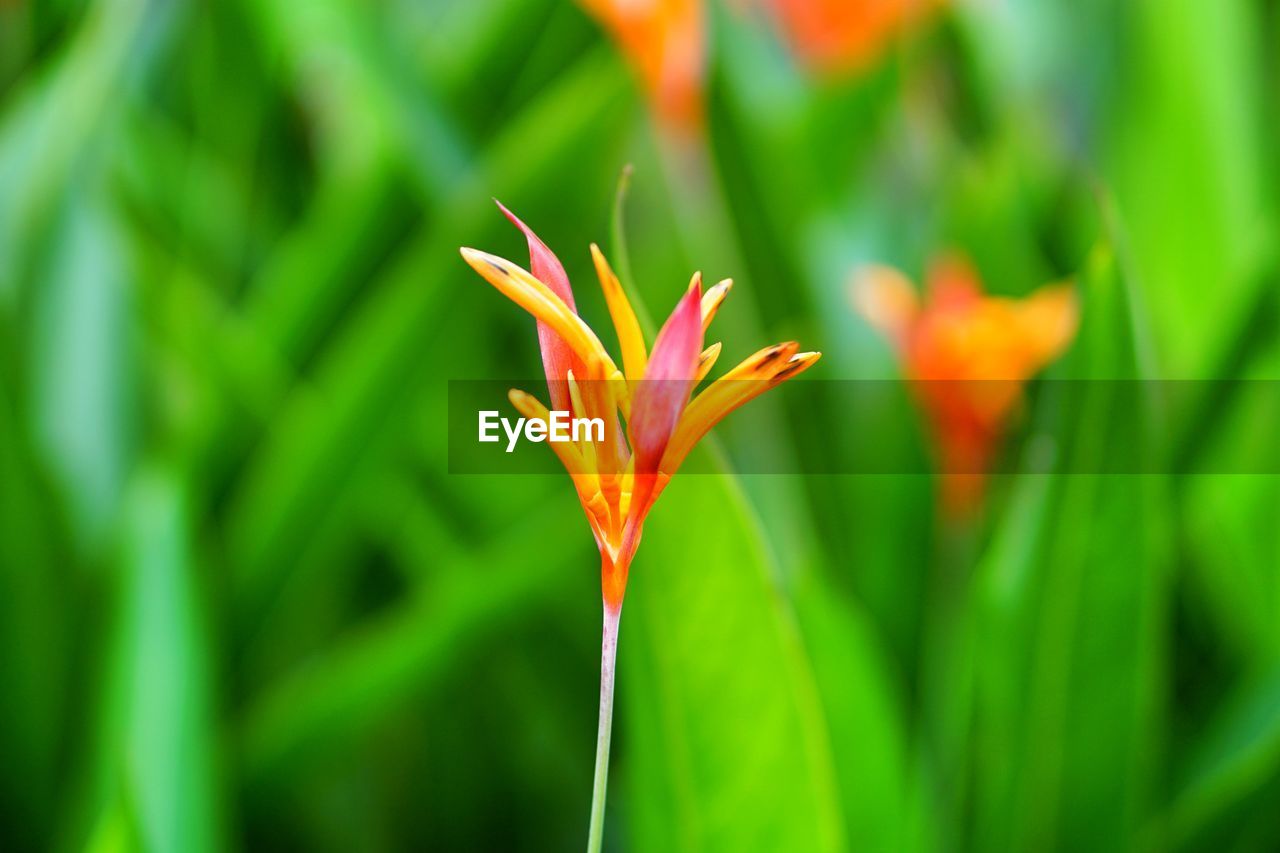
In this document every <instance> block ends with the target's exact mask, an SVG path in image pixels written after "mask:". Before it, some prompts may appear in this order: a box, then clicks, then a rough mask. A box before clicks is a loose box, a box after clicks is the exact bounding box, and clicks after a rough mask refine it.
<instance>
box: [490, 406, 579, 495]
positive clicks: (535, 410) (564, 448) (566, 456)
mask: <svg viewBox="0 0 1280 853" xmlns="http://www.w3.org/2000/svg"><path fill="white" fill-rule="evenodd" d="M507 399H508V400H510V401H511V405H512V406H513V407H514V408H515V410H516V411H517V412H519V413H520V414H521V415H523V416H524V417H526V418H528V419H529V420H531V421H542V422H544V423H548V424H549V423H550V412H548V411H547V407H546V406H544V405H542V403H541V402H540V401H539V400H538V398H537V397H534V396H533V395H532V394H527V393H525V392H524V391H521V390H520V389H518V388H512V389H511V390H510V391H509V392H507ZM547 444H548V445H549V446H550V447H551V450H552V451H553V452H554V453H555V454H556V456H557V457H558V458H559V459H560V464H562V465H564V469H565V470H566V471H568V472H569V476H570V477H572V478H573V484H574V486H575V487H576V488H577V490H578V495H579V496H580V497H581V498H582V501H583V503H584V504H586V503H587V502H589V501H590V500H591V499H592V498H593V497H594V496H595V495H596V493H597V492H598V491H599V478H598V477H597V476H596V471H595V467H594V466H593V465H591V464H590V463H589V462H588V461H587V460H586V459H585V458H584V457H583V455H582V452H581V451H580V450H579V449H578V446H577V445H575V444H574V443H573V442H571V441H548V442H547Z"/></svg>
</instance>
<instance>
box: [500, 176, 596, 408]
mask: <svg viewBox="0 0 1280 853" xmlns="http://www.w3.org/2000/svg"><path fill="white" fill-rule="evenodd" d="M494 204H496V205H498V209H499V210H501V211H502V212H503V213H504V214H505V215H506V217H507V219H510V220H511V222H512V224H514V225H515V226H516V227H517V228H519V229H520V230H521V231H522V232H524V236H525V240H526V241H527V242H528V243H529V271H530V272H531V273H533V277H534V278H536V279H537V280H538V281H540V282H542V283H543V284H545V285H546V286H547V289H548V290H550V291H551V292H552V293H554V294H555V295H556V296H559V297H560V300H561V301H562V302H564V304H565V305H566V306H567V307H568V308H569V310H570V311H572V312H574V313H575V314H576V313H577V310H578V309H577V306H576V305H575V304H574V302H573V288H571V287H570V286H569V276H568V275H567V274H566V273H565V271H564V266H563V265H562V264H561V263H560V259H559V258H557V257H556V256H555V253H554V252H552V251H551V250H550V249H548V248H547V244H546V243H543V242H542V240H541V239H539V237H538V235H537V234H535V233H533V229H532V228H530V227H529V226H528V225H525V224H524V222H522V221H521V220H520V217H518V216H516V215H515V214H514V213H512V212H511V211H510V210H508V209H507V208H506V206H505V205H504V204H503V203H502V202H500V201H498V200H497V199H494ZM538 347H539V348H540V349H541V350H542V369H543V371H544V372H545V373H546V374H547V390H548V391H549V392H550V394H551V405H552V407H553V408H555V409H558V410H560V411H568V409H569V399H568V395H567V393H566V389H565V384H564V377H565V374H566V373H568V372H569V371H570V370H573V369H574V368H577V372H578V373H579V374H582V373H583V372H584V371H583V369H582V364H581V360H580V359H579V358H578V357H577V355H576V354H575V353H574V352H573V350H572V348H570V347H569V345H568V344H566V343H565V342H564V340H563V339H562V338H561V337H560V336H559V335H558V334H556V332H555V330H554V329H552V328H551V326H549V325H548V324H547V323H544V322H543V321H542V320H539V321H538Z"/></svg>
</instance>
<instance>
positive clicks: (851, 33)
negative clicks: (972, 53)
mask: <svg viewBox="0 0 1280 853" xmlns="http://www.w3.org/2000/svg"><path fill="white" fill-rule="evenodd" d="M942 2H943V0H769V3H770V5H771V6H772V7H773V12H774V15H775V16H776V17H777V19H778V24H779V27H780V28H781V29H782V31H783V33H784V35H785V36H786V38H787V40H788V41H789V42H790V43H791V45H792V49H793V50H795V52H796V53H797V54H798V55H799V57H800V59H801V60H803V61H804V62H805V63H806V64H807V65H809V66H810V67H811V68H813V69H814V70H816V71H820V72H825V73H842V72H854V71H860V70H862V69H864V68H866V67H867V66H869V65H870V64H872V63H873V62H875V60H877V59H878V58H879V57H880V56H881V55H882V54H883V53H884V52H885V50H886V49H887V48H888V47H889V46H890V44H891V43H892V41H893V40H894V39H895V38H897V37H898V36H900V35H901V34H902V33H903V32H904V31H905V30H906V29H907V28H909V27H911V26H912V25H914V24H916V23H917V22H918V21H920V19H922V18H923V17H924V16H925V15H926V14H927V13H928V12H929V11H931V10H932V9H933V8H934V7H935V6H939V5H941V3H942Z"/></svg>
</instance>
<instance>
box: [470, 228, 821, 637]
mask: <svg viewBox="0 0 1280 853" xmlns="http://www.w3.org/2000/svg"><path fill="white" fill-rule="evenodd" d="M503 211H504V212H505V213H506V214H507V216H508V217H509V218H510V219H511V221H512V222H513V223H515V225H516V226H517V227H519V228H520V229H521V230H522V231H523V232H524V234H525V237H526V239H527V240H528V243H529V256H530V267H531V268H532V271H529V270H525V269H523V268H521V267H520V266H518V265H516V264H514V263H512V262H510V261H508V260H505V259H503V258H499V257H496V256H494V255H490V254H487V253H485V252H480V251H477V250H475V249H465V248H464V249H462V256H463V257H464V258H465V259H466V261H467V263H469V264H470V265H471V266H472V268H473V269H475V270H476V272H478V273H480V275H481V276H483V277H484V278H485V279H486V280H487V281H489V282H490V283H491V284H492V285H493V286H494V287H496V288H497V289H498V290H500V291H501V292H502V293H503V294H504V295H506V296H507V297H508V298H510V299H511V300H512V301H513V302H515V303H516V304H517V305H519V306H520V307H522V308H524V309H525V310H526V311H528V312H529V313H530V314H532V315H533V316H534V317H535V318H536V319H537V321H538V330H539V342H540V344H541V347H542V355H543V366H544V368H545V371H546V375H547V384H548V392H549V394H550V397H551V401H552V406H553V407H554V408H556V409H557V410H560V411H569V412H571V413H572V415H573V416H574V417H588V418H600V419H601V420H603V422H604V424H605V435H604V441H602V442H591V441H589V440H583V441H581V442H576V443H575V442H557V443H552V444H551V447H552V449H553V450H554V451H555V453H556V454H557V456H558V457H559V459H560V461H561V463H562V464H563V465H564V467H565V470H566V471H568V472H569V475H570V476H571V477H572V479H573V483H574V486H575V488H576V489H577V493H578V499H579V501H580V502H581V503H582V508H583V511H584V512H585V513H586V516H587V521H588V522H589V523H590V525H591V530H592V533H593V534H594V535H595V538H596V544H597V546H598V547H599V549H600V556H601V561H602V568H601V582H602V590H603V595H604V603H605V606H606V608H609V609H612V610H614V611H616V610H617V609H619V608H620V607H621V606H622V598H623V594H624V592H625V590H626V583H627V573H628V571H629V569H630V565H631V559H632V557H633V556H634V555H635V550H636V547H637V546H638V545H639V542H640V534H641V529H642V527H643V524H644V519H645V517H646V515H647V514H648V512H649V510H650V508H651V507H652V506H653V503H654V501H655V500H657V498H658V496H659V495H660V494H661V493H662V490H663V489H664V488H666V485H667V483H669V482H670V480H671V477H672V475H673V474H675V472H676V471H677V470H678V469H679V468H680V465H681V463H682V462H683V461H684V460H685V458H686V457H687V456H688V454H689V452H690V451H691V450H692V449H693V447H694V445H695V444H697V442H698V441H699V439H701V438H702V437H703V436H704V435H706V433H707V431H708V430H710V429H711V428H712V427H713V426H715V425H716V424H717V423H718V422H719V421H720V420H721V419H722V418H723V417H724V416H725V415H727V414H728V413H729V412H731V411H733V410H734V409H736V408H738V407H739V406H741V405H742V404H744V403H746V402H748V401H749V400H751V399H753V398H754V397H756V396H758V395H759V394H761V393H763V392H764V391H766V390H767V389H769V388H771V387H773V386H774V385H777V384H778V383H780V382H782V381H784V380H786V379H789V378H790V377H792V376H795V375H796V374H798V373H800V372H802V371H804V370H806V369H807V368H808V367H810V366H811V365H812V364H813V363H814V362H816V361H817V360H818V358H819V357H820V354H819V353H816V352H800V351H799V349H800V348H799V345H798V344H796V343H794V342H787V343H781V344H776V345H774V346H770V347H766V348H765V349H763V350H760V351H759V352H757V353H755V354H754V355H751V356H749V357H748V358H746V359H745V360H744V361H743V362H742V363H741V364H739V365H738V366H737V367H735V368H733V369H732V370H730V371H729V372H728V373H726V374H725V375H724V376H723V377H721V378H720V379H717V380H715V381H714V382H712V383H711V384H710V385H708V386H707V387H706V388H705V389H703V390H702V391H701V392H699V393H698V394H697V395H696V396H695V395H692V392H693V390H694V388H695V386H696V385H697V384H698V383H699V382H701V381H702V379H703V378H704V377H706V375H707V373H708V372H709V371H710V370H711V368H712V367H713V366H714V364H715V361H716V358H717V357H718V356H719V354H720V344H719V343H715V344H712V345H711V346H708V347H706V348H705V349H704V348H703V334H704V332H705V331H706V329H707V328H708V327H709V326H710V323H711V320H712V318H713V317H714V316H715V314H716V311H717V310H718V309H719V307H720V304H721V303H722V302H723V301H724V298H725V297H726V296H727V295H728V293H729V290H730V288H731V286H732V282H731V281H729V280H728V279H726V280H724V281H722V282H720V283H719V284H716V285H715V286H713V287H711V288H709V289H708V290H707V291H706V293H703V292H702V279H701V275H700V274H695V275H694V276H693V280H692V281H691V282H690V284H689V287H688V289H687V290H686V292H685V294H684V296H683V297H682V298H681V299H680V301H679V302H678V303H677V305H676V307H675V310H674V311H672V312H671V316H670V317H669V318H668V320H667V322H666V323H665V324H664V325H663V327H662V329H661V331H659V333H658V336H657V338H656V339H655V340H654V343H653V347H652V349H650V348H648V347H647V345H646V343H645V340H644V337H643V335H642V334H641V331H640V324H639V322H637V320H636V316H635V312H634V311H633V310H632V308H631V303H630V302H629V301H628V299H627V296H626V293H625V292H624V291H623V288H622V285H621V284H620V282H619V281H618V278H617V276H616V275H615V274H614V272H613V270H612V269H611V268H610V266H609V263H608V261H606V260H605V257H604V255H603V253H601V251H600V250H599V248H597V247H596V246H595V245H594V244H593V245H592V246H591V256H592V260H593V261H594V263H595V270H596V274H597V276H598V278H599V279H600V285H601V287H602V288H603V290H604V296H605V302H606V304H607V305H608V308H609V314H610V317H611V318H612V320H613V325H614V329H615V330H616V332H617V335H618V341H619V347H620V349H621V355H622V366H621V367H619V366H618V364H617V362H615V361H614V359H613V358H612V357H611V356H610V355H609V353H608V352H607V351H606V350H605V348H604V346H603V345H602V344H601V343H600V339H599V338H598V337H597V336H596V334H595V332H594V331H593V330H592V329H591V327H590V326H588V325H587V324H586V323H585V322H584V321H583V320H582V318H581V317H579V316H578V314H577V311H576V310H575V309H574V307H573V297H572V290H571V288H570V286H569V279H568V276H567V275H566V274H565V272H564V268H563V267H562V266H561V264H560V262H559V260H558V259H557V258H556V256H555V255H554V253H552V252H551V250H550V249H548V248H547V247H546V245H545V244H544V243H543V242H542V241H541V240H540V239H538V237H537V235H535V234H534V233H533V231H532V230H530V229H529V228H528V227H527V226H526V225H525V224H524V223H523V222H521V221H520V220H519V219H518V218H516V217H515V215H514V214H512V213H510V211H507V210H506V208H503ZM691 396H692V399H691ZM510 400H511V404H512V405H513V406H515V408H516V409H517V410H518V411H519V412H520V414H521V415H523V416H524V417H526V418H529V419H530V420H533V421H544V422H545V421H547V420H548V417H549V412H548V409H547V407H546V406H545V405H543V404H542V403H541V402H540V401H539V400H538V399H537V398H536V397H534V396H533V395H531V394H528V393H526V392H524V391H520V390H514V389H513V390H512V391H511V393H510ZM623 421H625V423H626V428H625V429H624V428H623V426H622V423H623Z"/></svg>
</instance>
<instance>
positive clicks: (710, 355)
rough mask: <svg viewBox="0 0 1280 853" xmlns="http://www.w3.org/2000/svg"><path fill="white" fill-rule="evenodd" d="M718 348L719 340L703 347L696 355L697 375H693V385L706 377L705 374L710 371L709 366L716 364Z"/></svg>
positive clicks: (718, 354) (718, 356)
mask: <svg viewBox="0 0 1280 853" xmlns="http://www.w3.org/2000/svg"><path fill="white" fill-rule="evenodd" d="M720 349H721V347H720V342H719V341H716V342H715V343H714V344H712V345H711V346H709V347H707V348H706V349H704V350H703V351H702V355H700V356H698V375H697V376H695V377H694V380H693V384H694V385H697V384H698V383H699V382H701V381H702V380H703V379H706V378H707V374H708V373H710V372H711V368H713V367H715V366H716V360H717V359H718V358H720Z"/></svg>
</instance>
